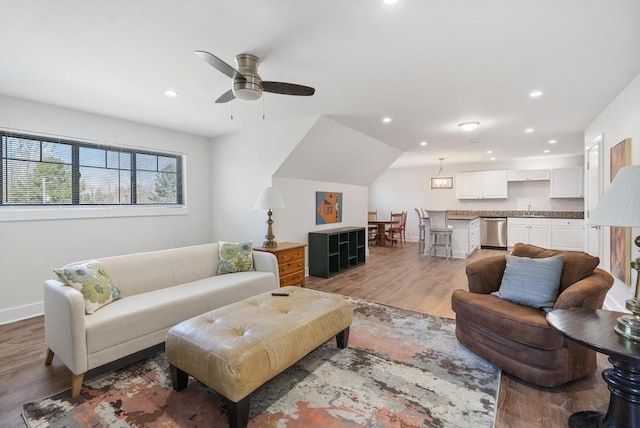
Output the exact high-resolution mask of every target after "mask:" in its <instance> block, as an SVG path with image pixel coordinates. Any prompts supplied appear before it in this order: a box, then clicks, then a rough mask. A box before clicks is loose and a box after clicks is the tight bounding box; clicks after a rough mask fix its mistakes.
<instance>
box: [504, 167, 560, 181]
mask: <svg viewBox="0 0 640 428" xmlns="http://www.w3.org/2000/svg"><path fill="white" fill-rule="evenodd" d="M550 176H551V174H550V172H549V169H512V170H509V171H508V172H507V180H508V181H544V180H549V178H550Z"/></svg>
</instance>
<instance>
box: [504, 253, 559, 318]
mask: <svg viewBox="0 0 640 428" xmlns="http://www.w3.org/2000/svg"><path fill="white" fill-rule="evenodd" d="M505 257H506V258H507V267H506V268H505V270H504V275H503V276H502V283H501V284H500V289H499V290H498V291H496V292H493V293H491V294H493V295H494V296H498V297H500V298H502V299H505V300H509V301H512V302H515V303H520V304H522V305H526V306H531V307H533V308H538V309H542V310H544V311H545V312H550V311H551V310H552V309H553V305H554V304H555V302H556V299H557V298H558V290H559V289H560V274H561V273H562V263H563V261H564V257H563V256H553V257H544V258H539V259H532V258H529V257H517V256H505Z"/></svg>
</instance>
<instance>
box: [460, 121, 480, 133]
mask: <svg viewBox="0 0 640 428" xmlns="http://www.w3.org/2000/svg"><path fill="white" fill-rule="evenodd" d="M478 125H480V122H462V123H460V124H459V125H458V126H459V127H460V129H463V130H465V131H473V130H474V129H476V128H477V127H478Z"/></svg>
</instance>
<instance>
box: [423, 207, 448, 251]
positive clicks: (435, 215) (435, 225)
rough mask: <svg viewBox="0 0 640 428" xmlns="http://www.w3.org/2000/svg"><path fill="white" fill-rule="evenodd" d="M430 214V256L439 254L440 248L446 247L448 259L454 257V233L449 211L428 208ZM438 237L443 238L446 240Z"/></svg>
mask: <svg viewBox="0 0 640 428" xmlns="http://www.w3.org/2000/svg"><path fill="white" fill-rule="evenodd" d="M427 214H428V216H429V257H431V255H432V253H433V254H435V255H437V251H438V248H444V255H445V258H446V259H447V260H449V257H451V258H453V249H452V248H451V236H452V235H453V226H451V225H450V224H449V216H448V214H447V211H432V210H427ZM438 238H443V240H444V242H442V241H441V240H439V239H438Z"/></svg>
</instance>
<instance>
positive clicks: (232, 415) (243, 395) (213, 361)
mask: <svg viewBox="0 0 640 428" xmlns="http://www.w3.org/2000/svg"><path fill="white" fill-rule="evenodd" d="M278 292H284V293H289V295H288V296H280V297H278V296H272V294H271V292H267V293H263V294H259V295H257V296H254V297H250V298H248V299H245V300H241V301H239V302H236V303H232V304H231V305H228V306H225V307H222V308H219V309H216V310H213V311H211V312H207V313H205V314H203V315H199V316H197V317H194V318H191V319H189V320H186V321H184V322H181V323H180V324H178V325H176V326H175V327H173V328H172V329H171V330H169V332H168V333H167V340H166V352H167V359H168V360H169V364H170V370H171V381H172V383H173V388H174V389H175V390H176V391H180V390H182V389H184V388H185V387H186V386H187V381H188V379H189V375H191V376H193V377H194V378H196V379H198V380H199V381H200V382H202V383H203V384H205V385H207V386H208V387H210V388H212V389H214V390H215V391H217V392H219V393H220V394H222V395H223V396H225V397H226V398H228V399H229V400H230V402H231V403H230V404H231V405H230V406H228V408H229V410H228V413H229V424H230V425H231V427H244V426H246V425H247V423H248V420H249V407H250V396H249V394H251V393H252V392H253V391H255V390H256V389H258V388H259V387H260V386H261V385H263V384H264V383H265V382H267V381H268V380H269V379H271V378H273V377H274V376H276V375H277V374H278V373H280V372H282V371H284V370H285V369H287V368H288V367H289V366H291V365H293V364H294V363H296V362H297V361H298V360H300V359H301V358H302V357H304V356H305V355H307V354H308V353H309V352H311V351H313V350H314V349H315V348H317V347H318V346H320V345H322V344H323V343H324V342H326V341H327V340H329V339H331V338H332V337H334V336H336V341H337V345H338V347H339V348H345V347H346V346H347V342H348V339H349V326H350V325H351V320H352V319H353V309H352V308H351V303H350V302H349V301H347V300H346V299H345V298H344V297H342V296H339V295H335V294H329V293H324V292H321V291H315V290H309V289H306V288H301V287H283V288H280V289H279V290H278Z"/></svg>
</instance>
